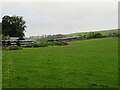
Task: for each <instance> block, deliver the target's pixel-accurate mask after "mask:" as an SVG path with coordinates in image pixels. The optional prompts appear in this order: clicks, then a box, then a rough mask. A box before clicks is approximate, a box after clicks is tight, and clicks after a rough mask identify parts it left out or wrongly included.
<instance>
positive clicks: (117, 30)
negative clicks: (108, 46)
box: [66, 29, 120, 37]
mask: <svg viewBox="0 0 120 90" xmlns="http://www.w3.org/2000/svg"><path fill="white" fill-rule="evenodd" d="M94 32H97V33H101V34H102V35H105V36H106V35H108V34H110V33H115V32H120V29H112V30H102V31H94ZM88 33H89V32H80V33H71V34H66V36H68V37H69V36H78V35H82V36H83V35H85V34H88Z"/></svg>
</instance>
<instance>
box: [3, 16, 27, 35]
mask: <svg viewBox="0 0 120 90" xmlns="http://www.w3.org/2000/svg"><path fill="white" fill-rule="evenodd" d="M25 28H26V25H25V21H24V20H23V17H21V16H4V17H3V18H2V33H3V35H4V36H7V35H9V36H10V37H23V36H25V34H24V31H25Z"/></svg>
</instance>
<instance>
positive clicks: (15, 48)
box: [2, 46, 22, 50]
mask: <svg viewBox="0 0 120 90" xmlns="http://www.w3.org/2000/svg"><path fill="white" fill-rule="evenodd" d="M2 50H22V47H18V46H9V47H6V46H3V47H2Z"/></svg>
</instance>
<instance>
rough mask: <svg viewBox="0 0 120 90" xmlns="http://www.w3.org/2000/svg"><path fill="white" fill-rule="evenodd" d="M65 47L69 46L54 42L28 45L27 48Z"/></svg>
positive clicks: (64, 43)
mask: <svg viewBox="0 0 120 90" xmlns="http://www.w3.org/2000/svg"><path fill="white" fill-rule="evenodd" d="M56 45H59V46H63V45H68V43H66V42H57V41H53V42H41V43H37V44H31V45H27V46H25V47H47V46H56Z"/></svg>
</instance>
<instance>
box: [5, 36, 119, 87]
mask: <svg viewBox="0 0 120 90" xmlns="http://www.w3.org/2000/svg"><path fill="white" fill-rule="evenodd" d="M117 51H118V38H102V39H91V40H81V41H73V42H70V44H69V45H66V46H50V47H40V48H24V49H23V50H13V51H3V88H117V87H118V86H117V84H118V52H117Z"/></svg>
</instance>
